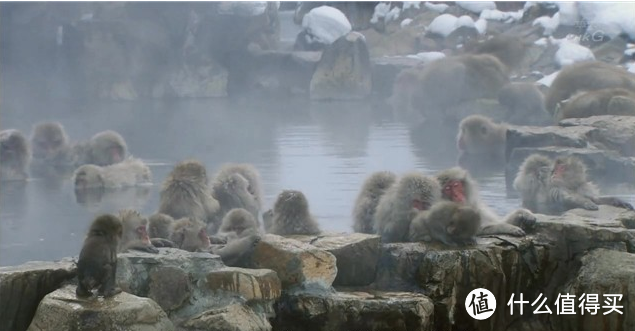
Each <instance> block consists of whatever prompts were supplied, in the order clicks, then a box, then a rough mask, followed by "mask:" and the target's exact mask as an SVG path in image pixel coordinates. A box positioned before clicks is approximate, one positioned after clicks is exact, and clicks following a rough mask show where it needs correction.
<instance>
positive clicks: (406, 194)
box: [374, 172, 441, 242]
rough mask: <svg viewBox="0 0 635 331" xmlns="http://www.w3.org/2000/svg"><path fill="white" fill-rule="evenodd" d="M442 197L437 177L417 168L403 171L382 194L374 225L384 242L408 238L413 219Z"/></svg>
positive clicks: (402, 240) (400, 240) (403, 240)
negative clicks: (416, 170) (435, 178)
mask: <svg viewBox="0 0 635 331" xmlns="http://www.w3.org/2000/svg"><path fill="white" fill-rule="evenodd" d="M440 198H441V188H440V187H439V184H438V183H437V182H436V181H435V180H434V178H431V177H427V176H424V175H422V174H420V173H417V172H411V173H407V174H405V175H403V176H402V177H401V178H399V180H398V181H397V182H396V183H395V184H393V185H392V186H390V188H389V189H388V190H387V191H386V193H384V195H382V197H381V198H380V199H379V204H378V205H377V210H376V211H375V217H374V228H375V231H376V233H377V234H379V235H380V236H381V239H382V241H383V242H405V241H407V240H408V231H409V228H410V223H411V221H412V219H413V218H414V217H415V216H416V215H417V213H418V212H419V211H422V210H428V209H429V208H430V206H432V204H434V203H435V202H436V201H438V200H439V199H440Z"/></svg>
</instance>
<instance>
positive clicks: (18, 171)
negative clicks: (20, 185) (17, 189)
mask: <svg viewBox="0 0 635 331" xmlns="http://www.w3.org/2000/svg"><path fill="white" fill-rule="evenodd" d="M30 160H31V155H30V152H29V143H28V142H27V140H26V138H25V137H24V135H23V134H22V133H21V132H20V131H18V130H13V129H10V130H2V131H0V180H1V181H14V180H26V179H27V178H28V175H27V173H26V169H27V167H28V165H29V162H30Z"/></svg>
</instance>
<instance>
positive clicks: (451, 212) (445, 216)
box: [408, 201, 481, 246]
mask: <svg viewBox="0 0 635 331" xmlns="http://www.w3.org/2000/svg"><path fill="white" fill-rule="evenodd" d="M480 227H481V215H480V213H479V212H478V210H476V209H474V208H472V207H470V206H467V205H463V204H459V203H456V202H452V201H439V202H437V203H435V204H434V205H432V207H431V208H430V210H428V211H422V212H419V213H418V214H417V216H416V217H415V218H414V219H413V220H412V223H411V224H410V231H409V233H408V238H409V241H412V242H418V241H426V242H429V241H438V242H441V243H443V244H445V245H448V246H461V245H473V244H475V243H476V239H475V236H476V234H477V233H478V231H479V229H480Z"/></svg>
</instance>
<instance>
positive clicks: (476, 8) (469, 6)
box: [456, 1, 496, 14]
mask: <svg viewBox="0 0 635 331" xmlns="http://www.w3.org/2000/svg"><path fill="white" fill-rule="evenodd" d="M456 4H457V5H458V6H459V7H461V8H463V9H465V10H467V11H471V12H472V13H475V14H480V13H481V12H482V11H483V10H485V9H490V10H494V9H496V3H494V1H479V2H476V1H474V2H472V1H470V2H468V1H457V2H456Z"/></svg>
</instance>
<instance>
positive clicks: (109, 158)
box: [94, 141, 125, 166]
mask: <svg viewBox="0 0 635 331" xmlns="http://www.w3.org/2000/svg"><path fill="white" fill-rule="evenodd" d="M124 157H125V149H124V147H123V145H121V144H119V143H118V142H115V141H105V142H103V143H101V144H99V145H98V147H97V148H96V150H95V151H94V159H95V160H94V161H95V163H96V164H98V165H101V166H106V165H111V164H115V163H119V162H121V161H123V159H124Z"/></svg>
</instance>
